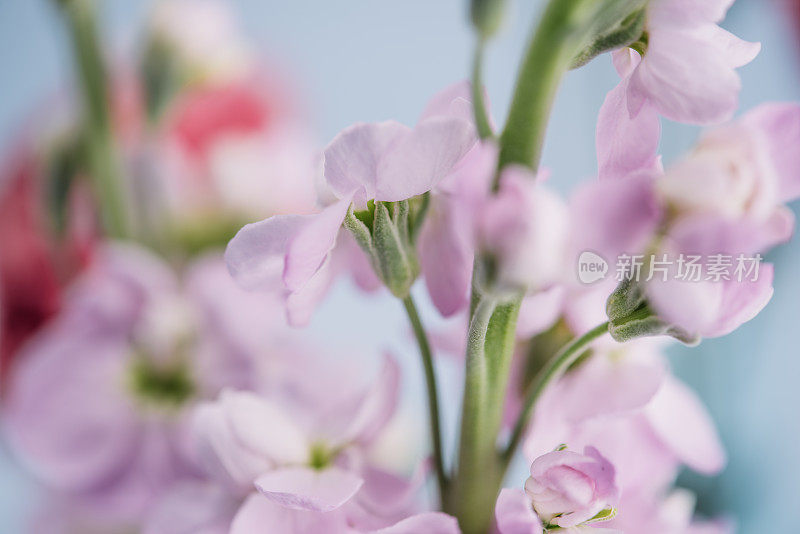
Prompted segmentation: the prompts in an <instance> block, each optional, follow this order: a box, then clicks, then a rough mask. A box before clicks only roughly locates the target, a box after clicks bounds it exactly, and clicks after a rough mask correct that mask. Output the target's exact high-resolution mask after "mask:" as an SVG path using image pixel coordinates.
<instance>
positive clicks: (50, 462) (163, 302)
mask: <svg viewBox="0 0 800 534" xmlns="http://www.w3.org/2000/svg"><path fill="white" fill-rule="evenodd" d="M225 274H226V273H225V268H224V265H223V264H222V262H221V260H220V259H216V260H209V261H208V262H201V263H199V264H196V265H195V266H194V267H193V268H191V269H190V272H189V274H188V275H187V277H186V279H185V280H184V283H185V286H184V287H185V289H183V290H181V289H180V286H179V282H178V280H177V279H176V277H175V275H174V274H173V273H172V272H171V271H170V270H169V269H168V268H167V266H166V265H164V264H163V263H161V262H160V261H159V260H158V259H156V258H155V257H153V256H151V255H150V254H149V253H146V252H145V251H143V250H140V249H137V248H135V247H131V246H122V245H114V246H110V247H105V248H103V249H100V250H99V251H98V256H97V259H96V261H95V262H94V263H93V265H92V267H91V268H90V269H89V270H88V271H87V272H86V273H85V274H84V275H83V276H82V277H81V278H80V279H79V280H78V282H77V285H76V286H73V288H72V289H71V292H70V294H69V296H68V299H67V301H66V303H65V307H64V310H63V312H62V313H61V314H60V315H59V317H58V319H57V320H55V321H54V322H52V323H51V324H50V325H48V327H47V328H46V329H44V330H43V331H42V332H41V333H40V334H38V335H37V336H36V338H34V339H33V340H31V343H29V344H28V345H27V346H26V349H25V353H26V355H25V358H24V360H23V361H22V363H21V365H20V367H19V373H18V375H17V377H16V379H15V381H14V382H13V384H12V387H11V388H10V390H9V395H8V402H7V405H6V410H5V413H4V416H5V417H4V427H5V428H4V429H5V431H6V434H7V436H8V439H9V442H10V444H11V445H12V447H13V450H14V452H15V454H16V455H17V456H18V457H19V458H20V460H21V461H22V462H23V463H24V464H25V465H26V466H27V467H28V468H29V469H30V471H31V472H32V473H33V474H34V475H35V476H36V477H37V478H38V479H39V480H41V481H42V482H44V483H45V484H47V486H48V487H50V488H52V489H53V490H54V491H57V492H60V493H63V494H65V495H66V496H68V497H69V499H71V500H74V501H80V504H81V506H83V507H85V508H90V509H92V510H95V513H98V512H99V511H101V512H102V514H103V516H104V517H107V518H109V519H116V520H120V521H123V520H124V521H129V522H136V521H138V520H140V519H141V517H142V514H144V513H145V512H146V511H147V510H148V509H149V508H150V506H152V504H153V503H154V502H155V501H156V500H157V499H158V498H159V496H160V495H162V494H163V493H164V492H165V491H166V490H167V489H168V488H169V487H170V486H171V485H172V484H173V483H175V482H177V481H181V480H185V479H191V478H194V477H197V476H199V474H200V471H199V468H198V466H197V464H196V463H195V461H194V458H193V455H192V453H191V451H190V449H189V447H188V434H187V425H186V423H187V421H186V418H185V417H184V411H183V410H184V409H185V408H186V407H188V406H191V405H192V404H193V403H194V402H195V401H196V399H198V398H203V397H207V396H213V395H215V394H216V392H217V391H219V389H220V387H221V386H222V385H224V384H237V385H238V386H239V387H242V388H246V387H252V386H253V385H254V384H253V379H254V376H253V369H254V366H253V363H252V362H253V361H254V359H255V356H256V355H259V356H262V357H263V347H264V346H266V345H265V343H266V341H265V338H267V339H268V338H269V337H270V334H269V331H270V328H269V327H264V323H263V321H264V319H265V317H269V312H268V310H269V305H268V302H266V301H264V300H263V299H262V298H254V296H253V295H250V294H247V293H245V292H243V291H241V290H240V289H239V288H237V287H236V286H235V284H233V283H232V281H231V280H230V279H229V278H227V277H226V276H225ZM212 295H213V298H209V297H210V296H212ZM229 305H230V306H233V307H234V308H235V309H236V313H237V314H238V316H239V317H240V318H241V319H242V320H243V321H246V320H247V319H246V318H247V317H248V316H249V315H250V314H251V313H252V314H253V316H257V317H258V318H259V321H261V323H260V324H261V329H251V331H250V334H247V333H246V332H242V331H236V330H235V329H229V328H228V325H229V324H230V323H229V321H230V318H231V317H232V315H231V309H232V308H231V309H228V308H227V306H229ZM273 332H274V330H273ZM245 334H246V335H245ZM254 338H255V339H254ZM265 359H268V358H265ZM160 377H171V378H169V379H168V381H167V382H162V381H161V380H162V378H160ZM164 379H165V380H167V379H166V378H164ZM87 439H88V441H87Z"/></svg>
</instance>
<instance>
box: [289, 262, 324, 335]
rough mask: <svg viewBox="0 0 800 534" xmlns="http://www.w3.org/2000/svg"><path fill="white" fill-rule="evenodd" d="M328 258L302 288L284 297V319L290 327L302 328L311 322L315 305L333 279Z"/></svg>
mask: <svg viewBox="0 0 800 534" xmlns="http://www.w3.org/2000/svg"><path fill="white" fill-rule="evenodd" d="M330 263H331V259H330V257H328V258H327V259H326V260H325V261H324V262H323V264H322V265H321V266H320V268H319V270H318V271H317V272H316V273H315V274H314V275H313V276H312V277H311V279H310V280H308V281H307V282H306V283H305V284H304V285H303V286H302V287H300V288H298V289H297V290H296V291H292V292H291V293H289V294H288V295H286V296H285V306H286V319H287V322H288V323H289V324H290V325H291V326H295V327H303V326H306V325H308V323H309V322H310V321H311V316H312V314H313V313H314V310H315V309H316V308H317V304H319V302H320V301H321V300H322V299H323V297H325V294H326V293H327V291H328V289H329V288H330V285H331V280H332V278H333V269H332V267H331V266H330Z"/></svg>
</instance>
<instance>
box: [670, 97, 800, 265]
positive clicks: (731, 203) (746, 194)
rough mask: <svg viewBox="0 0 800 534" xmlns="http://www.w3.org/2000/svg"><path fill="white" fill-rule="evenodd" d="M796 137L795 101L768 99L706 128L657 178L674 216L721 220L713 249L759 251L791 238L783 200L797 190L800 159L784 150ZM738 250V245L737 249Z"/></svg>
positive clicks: (799, 129)
mask: <svg viewBox="0 0 800 534" xmlns="http://www.w3.org/2000/svg"><path fill="white" fill-rule="evenodd" d="M798 142H800V106H798V105H795V104H766V105H763V106H759V107H757V108H755V109H753V110H752V111H750V112H748V113H747V114H746V115H744V116H743V117H742V118H741V119H739V120H737V121H735V122H733V123H730V124H727V125H725V126H722V127H719V128H716V129H714V130H711V131H709V132H707V133H706V134H705V135H704V136H703V137H702V138H701V139H700V141H699V143H698V144H697V146H696V147H695V148H694V149H693V150H692V152H690V153H689V154H688V155H687V156H686V157H685V158H683V159H682V160H681V161H679V162H678V163H676V164H675V165H673V166H671V167H670V168H669V169H667V171H666V173H664V175H663V177H661V178H659V180H658V182H657V188H658V192H659V194H660V196H661V198H662V199H663V202H664V203H665V204H667V205H668V206H669V208H670V209H671V210H673V211H674V212H675V213H676V215H677V216H678V217H679V218H693V217H697V218H700V217H703V218H705V221H704V224H707V223H708V220H709V219H714V218H716V219H720V221H721V222H718V223H716V224H715V226H716V227H717V229H716V231H715V234H716V235H714V239H715V240H716V241H717V242H718V246H722V247H727V249H725V250H718V251H717V252H732V253H736V252H756V251H763V250H766V249H768V248H769V247H771V246H773V245H775V244H777V243H781V242H784V241H786V240H788V239H789V237H790V236H791V232H792V229H793V226H794V217H793V216H792V213H791V211H790V210H789V209H788V208H787V207H786V206H784V204H785V203H787V202H790V201H792V200H794V199H795V198H797V197H798V196H800V178H798V176H800V160H798V158H796V157H794V156H791V155H790V154H791V151H787V150H786V146H787V143H798ZM735 248H738V250H736V249H735Z"/></svg>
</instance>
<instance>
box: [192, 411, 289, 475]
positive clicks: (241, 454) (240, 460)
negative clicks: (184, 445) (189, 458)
mask: <svg viewBox="0 0 800 534" xmlns="http://www.w3.org/2000/svg"><path fill="white" fill-rule="evenodd" d="M192 427H193V428H192V435H193V438H194V440H195V444H194V445H195V450H196V452H197V456H198V460H199V463H200V465H201V466H202V467H203V469H204V470H205V471H206V473H207V474H208V475H209V476H210V477H211V478H212V479H213V480H216V481H218V482H219V483H220V484H223V485H226V486H230V487H233V488H234V489H235V490H240V489H245V488H249V487H251V485H252V483H253V480H255V478H256V477H257V476H258V475H260V474H261V473H263V472H264V471H266V470H267V469H270V468H272V467H273V463H272V461H271V460H270V459H269V458H267V457H265V456H263V455H261V454H260V453H259V452H257V451H253V450H251V449H249V448H247V447H245V446H243V445H242V444H241V443H239V442H238V441H237V439H236V436H235V435H234V434H233V432H232V430H231V428H230V425H228V422H227V420H226V417H225V412H224V410H223V409H222V406H220V404H219V403H203V404H201V405H199V406H198V407H197V408H196V409H195V411H194V414H193V420H192Z"/></svg>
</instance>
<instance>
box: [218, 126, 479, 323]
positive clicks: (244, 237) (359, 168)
mask: <svg viewBox="0 0 800 534" xmlns="http://www.w3.org/2000/svg"><path fill="white" fill-rule="evenodd" d="M474 143H475V133H474V128H473V126H472V124H471V123H470V122H469V121H467V120H465V119H463V118H459V117H450V116H440V115H434V116H431V117H423V118H422V119H421V120H420V121H419V122H418V123H417V125H416V126H415V127H414V128H409V127H407V126H404V125H402V124H400V123H397V122H394V121H385V122H381V123H369V124H368V123H359V124H355V125H353V126H351V127H349V128H347V129H345V130H344V131H342V132H341V133H339V134H338V135H337V136H336V137H335V138H334V139H333V141H331V143H330V144H329V145H328V147H327V148H326V149H325V151H324V177H325V181H326V184H327V187H328V188H329V189H330V191H331V192H332V193H333V195H334V196H335V197H336V199H337V200H336V201H335V202H333V203H332V204H330V205H329V206H327V207H325V208H324V209H323V210H322V211H320V212H319V213H317V214H315V215H303V216H298V215H283V216H275V217H271V218H269V219H266V220H264V221H261V222H258V223H255V224H250V225H247V226H245V227H244V228H242V229H241V230H240V231H239V233H238V234H237V235H236V237H234V239H233V240H231V242H230V243H229V244H228V249H227V251H226V261H227V262H228V266H229V268H230V270H231V274H232V275H233V276H234V278H236V279H237V281H239V282H240V284H242V286H243V287H246V288H250V289H272V290H274V291H279V292H281V293H282V294H283V295H284V298H285V299H286V305H287V311H288V317H289V321H290V322H291V323H292V324H295V325H303V324H306V323H307V322H308V320H309V319H310V316H311V313H312V311H313V308H314V307H315V305H316V303H317V302H318V301H319V300H320V299H321V297H322V294H323V292H324V289H325V287H326V285H327V284H326V277H328V276H330V275H329V274H328V273H329V258H330V253H331V251H332V250H333V248H334V246H335V244H336V240H337V235H338V233H339V230H340V228H341V226H342V222H343V221H344V218H345V215H346V214H347V211H348V209H350V206H351V205H352V206H353V209H355V210H361V209H365V208H366V207H367V201H369V200H375V201H388V202H394V201H400V200H406V199H409V198H412V197H414V196H417V195H421V194H423V193H426V192H428V191H430V190H431V188H433V187H434V186H436V184H438V183H439V182H440V181H441V180H442V179H443V178H444V177H445V176H447V175H448V174H449V173H450V171H451V170H452V169H453V167H454V166H455V165H456V164H457V163H458V162H459V161H460V160H461V158H462V157H463V156H464V155H465V154H466V153H467V152H468V151H469V150H470V148H472V146H473V145H474Z"/></svg>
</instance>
